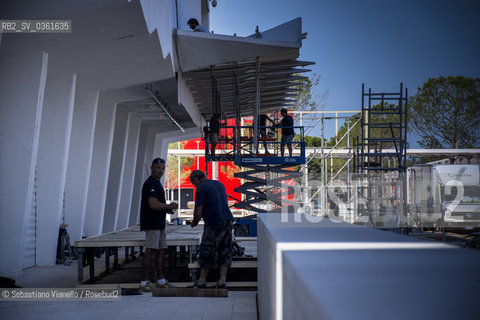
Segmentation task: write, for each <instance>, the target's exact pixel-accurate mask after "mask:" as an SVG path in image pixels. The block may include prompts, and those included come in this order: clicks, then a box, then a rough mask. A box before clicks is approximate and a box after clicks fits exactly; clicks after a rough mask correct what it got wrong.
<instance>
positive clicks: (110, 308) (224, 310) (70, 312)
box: [0, 261, 257, 320]
mask: <svg viewBox="0 0 480 320" xmlns="http://www.w3.org/2000/svg"><path fill="white" fill-rule="evenodd" d="M85 269H87V268H85ZM76 280H77V266H76V261H74V262H73V263H72V265H71V266H63V265H56V266H50V267H34V268H30V269H26V270H24V274H23V276H22V277H21V278H20V279H18V280H17V285H19V286H22V287H24V288H73V287H75V285H76V283H77V282H76ZM0 315H1V316H0V318H1V319H2V320H8V319H12V320H13V319H15V320H17V319H35V320H44V319H45V320H47V319H48V320H50V319H68V320H80V319H88V320H95V319H102V320H104V319H175V320H182V319H185V320H187V319H188V320H195V319H213V320H215V319H222V320H223V319H231V320H237V319H238V320H255V319H257V307H256V292H255V291H229V293H228V297H227V298H197V297H188V298H183V297H182V298H177V297H152V296H151V294H150V293H144V294H142V295H134V296H122V297H121V299H120V300H119V301H75V300H74V301H0Z"/></svg>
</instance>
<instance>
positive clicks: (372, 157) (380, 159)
mask: <svg viewBox="0 0 480 320" xmlns="http://www.w3.org/2000/svg"><path fill="white" fill-rule="evenodd" d="M375 102H377V103H376V104H375ZM407 103H408V90H407V89H406V88H405V89H404V88H403V84H402V83H400V90H399V91H398V92H390V93H384V92H382V93H373V92H372V89H368V92H366V91H365V85H364V84H362V116H361V128H362V130H361V141H360V143H358V144H357V145H356V158H357V161H356V165H357V167H356V169H357V172H358V173H359V179H360V180H359V183H358V186H359V188H360V191H361V199H363V200H364V203H363V204H364V205H363V206H361V207H360V208H359V209H360V210H359V214H360V215H361V216H363V217H367V220H368V221H365V222H367V224H368V225H371V226H375V227H383V228H400V229H406V228H407V227H408V221H407V214H408V212H407V191H406V190H407V185H406V167H407V166H406V161H407V153H406V150H407V120H408V105H407ZM383 149H390V150H389V151H390V152H389V153H385V152H383ZM390 206H391V207H390ZM387 216H388V217H390V219H389V220H388V223H387V222H386V221H387V219H386V218H383V217H387ZM392 217H394V218H393V219H392Z"/></svg>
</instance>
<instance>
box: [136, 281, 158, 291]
mask: <svg viewBox="0 0 480 320" xmlns="http://www.w3.org/2000/svg"><path fill="white" fill-rule="evenodd" d="M139 289H140V291H143V292H152V291H153V289H155V284H154V283H152V282H150V281H148V282H147V284H146V285H144V286H142V285H140V288H139Z"/></svg>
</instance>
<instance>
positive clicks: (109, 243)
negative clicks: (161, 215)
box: [75, 225, 203, 284]
mask: <svg viewBox="0 0 480 320" xmlns="http://www.w3.org/2000/svg"><path fill="white" fill-rule="evenodd" d="M166 231H167V245H168V246H169V247H175V246H185V247H190V248H191V247H192V246H198V245H200V241H201V239H202V233H203V226H202V225H199V226H196V227H195V228H192V227H191V226H187V225H167V226H166ZM144 245H145V231H141V230H140V226H133V227H129V228H125V229H121V230H117V231H112V232H108V233H104V234H101V235H97V236H92V237H88V238H85V239H82V240H77V241H75V248H76V251H77V253H78V283H79V284H81V283H83V268H84V267H87V266H89V267H90V270H89V277H90V279H89V280H88V281H89V282H90V283H92V282H94V281H95V270H94V269H95V267H94V265H95V263H94V256H95V254H96V249H99V248H100V249H105V271H104V272H103V273H102V274H100V277H101V276H103V275H105V274H108V273H110V271H111V269H110V256H113V258H114V261H113V268H112V270H115V269H117V268H118V267H119V266H120V265H119V262H118V248H121V247H125V260H124V263H128V262H129V260H130V259H132V260H135V258H136V257H135V250H134V249H135V247H143V246H144ZM140 251H141V250H140ZM189 251H190V252H191V250H189ZM190 262H192V256H191V257H190ZM169 263H170V261H169Z"/></svg>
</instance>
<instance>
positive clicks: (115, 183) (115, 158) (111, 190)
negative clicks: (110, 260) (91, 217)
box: [102, 105, 129, 233]
mask: <svg viewBox="0 0 480 320" xmlns="http://www.w3.org/2000/svg"><path fill="white" fill-rule="evenodd" d="M128 114H129V111H128V108H127V107H126V106H125V105H119V106H118V107H117V112H116V115H115V129H114V134H113V143H112V153H111V161H110V168H109V174H108V184H107V195H106V201H105V215H104V217H103V230H102V232H103V233H105V232H110V231H113V230H115V225H116V222H117V216H116V214H117V199H118V195H119V192H120V176H121V172H122V167H123V165H124V164H123V152H124V147H125V144H126V138H127V137H126V134H127V124H128Z"/></svg>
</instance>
